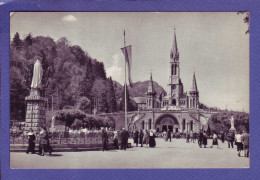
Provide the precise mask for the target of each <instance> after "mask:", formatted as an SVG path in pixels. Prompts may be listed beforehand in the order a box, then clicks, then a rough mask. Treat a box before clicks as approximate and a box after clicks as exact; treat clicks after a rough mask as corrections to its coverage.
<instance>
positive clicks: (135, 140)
mask: <svg viewBox="0 0 260 180" xmlns="http://www.w3.org/2000/svg"><path fill="white" fill-rule="evenodd" d="M138 138H139V132H138V130H137V129H136V130H135V131H134V143H135V144H136V147H138Z"/></svg>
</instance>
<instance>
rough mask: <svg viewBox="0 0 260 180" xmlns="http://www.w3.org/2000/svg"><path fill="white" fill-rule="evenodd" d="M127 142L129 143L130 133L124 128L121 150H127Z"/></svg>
mask: <svg viewBox="0 0 260 180" xmlns="http://www.w3.org/2000/svg"><path fill="white" fill-rule="evenodd" d="M127 141H128V132H127V131H126V130H125V128H123V130H122V132H121V150H126V146H127Z"/></svg>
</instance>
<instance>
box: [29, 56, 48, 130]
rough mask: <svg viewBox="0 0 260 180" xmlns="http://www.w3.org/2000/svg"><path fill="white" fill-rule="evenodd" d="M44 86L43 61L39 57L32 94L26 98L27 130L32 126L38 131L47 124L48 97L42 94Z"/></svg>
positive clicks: (31, 87)
mask: <svg viewBox="0 0 260 180" xmlns="http://www.w3.org/2000/svg"><path fill="white" fill-rule="evenodd" d="M44 88H45V83H43V68H42V65H41V61H40V60H39V59H38V58H37V59H36V62H35V63H34V69H33V77H32V81H31V86H30V94H29V96H27V97H26V98H25V100H26V105H27V108H26V109H27V111H26V121H25V122H26V123H25V126H26V130H28V129H30V128H32V129H33V130H34V131H38V129H39V127H43V126H46V117H45V105H46V99H45V98H44V95H43V94H42V90H43V89H44Z"/></svg>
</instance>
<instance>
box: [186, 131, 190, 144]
mask: <svg viewBox="0 0 260 180" xmlns="http://www.w3.org/2000/svg"><path fill="white" fill-rule="evenodd" d="M189 142H190V133H189V132H188V131H187V133H186V143H189Z"/></svg>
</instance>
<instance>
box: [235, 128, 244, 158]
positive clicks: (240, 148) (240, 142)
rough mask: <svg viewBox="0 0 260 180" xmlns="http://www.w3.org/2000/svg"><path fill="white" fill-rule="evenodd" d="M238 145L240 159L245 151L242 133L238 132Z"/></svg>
mask: <svg viewBox="0 0 260 180" xmlns="http://www.w3.org/2000/svg"><path fill="white" fill-rule="evenodd" d="M235 138H236V145H237V151H238V154H237V155H238V156H239V157H240V152H241V151H243V144H242V133H241V132H238V134H237V135H236V137H235Z"/></svg>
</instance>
